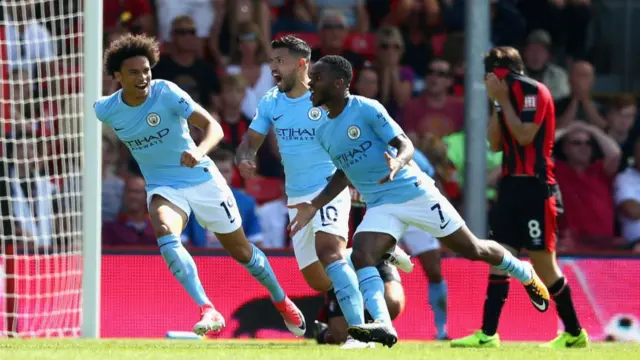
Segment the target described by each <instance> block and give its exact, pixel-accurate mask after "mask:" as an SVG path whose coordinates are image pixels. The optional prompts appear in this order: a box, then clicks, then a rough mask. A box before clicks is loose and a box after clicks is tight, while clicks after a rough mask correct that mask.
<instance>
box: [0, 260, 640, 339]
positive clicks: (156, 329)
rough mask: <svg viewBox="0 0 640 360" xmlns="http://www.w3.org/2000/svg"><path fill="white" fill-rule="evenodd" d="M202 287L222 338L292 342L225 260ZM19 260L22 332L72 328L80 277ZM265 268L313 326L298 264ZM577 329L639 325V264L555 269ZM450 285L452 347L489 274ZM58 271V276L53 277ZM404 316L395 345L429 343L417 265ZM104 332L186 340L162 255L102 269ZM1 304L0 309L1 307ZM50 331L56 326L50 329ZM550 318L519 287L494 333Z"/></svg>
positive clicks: (254, 286)
mask: <svg viewBox="0 0 640 360" xmlns="http://www.w3.org/2000/svg"><path fill="white" fill-rule="evenodd" d="M195 258H196V263H197V265H198V269H199V273H200V278H201V280H202V282H203V284H204V287H205V289H206V291H207V292H208V294H209V296H210V297H211V299H212V301H213V302H214V304H215V306H216V307H217V308H218V310H219V311H220V312H221V313H222V314H223V315H224V316H225V318H226V320H227V328H226V329H225V330H224V331H223V332H222V333H221V334H220V337H223V338H230V337H245V338H246V337H261V338H291V337H292V335H291V334H290V333H288V332H287V331H286V330H285V329H284V326H283V324H282V321H281V319H280V317H279V315H278V314H277V313H276V312H275V310H274V309H273V307H272V306H271V304H270V302H269V300H268V297H267V292H266V291H265V290H264V289H263V288H262V287H261V286H260V285H259V284H258V283H257V282H256V281H255V280H254V279H253V278H252V277H251V276H250V275H249V274H248V272H247V271H246V270H245V269H244V268H243V267H242V266H240V265H238V264H237V263H235V262H234V261H233V260H232V259H231V258H229V257H227V256H196V257H195ZM54 259H56V258H40V259H39V260H37V261H36V260H35V258H28V259H27V258H23V259H22V260H21V261H18V266H17V270H18V271H20V272H22V273H23V274H25V273H27V272H28V273H29V274H31V275H32V276H28V277H24V276H21V277H20V279H21V280H19V281H18V282H17V284H16V287H17V289H16V290H17V299H18V303H19V305H18V310H17V313H18V316H17V319H18V326H19V329H20V332H26V331H29V330H33V331H34V334H39V335H43V334H40V333H38V328H40V327H45V326H48V327H62V328H69V329H70V328H74V327H77V324H78V322H79V319H80V317H79V310H78V309H79V307H80V304H79V303H78V296H77V291H79V289H80V279H81V274H80V273H76V274H73V273H68V274H66V275H64V276H61V274H60V272H59V271H60V269H63V268H65V266H66V265H65V264H64V261H76V260H70V259H65V260H61V259H59V258H57V260H54ZM270 261H271V264H272V266H273V268H274V271H275V272H276V274H277V276H278V278H279V279H280V282H281V284H282V285H283V287H284V289H285V291H286V292H287V293H288V295H289V296H290V297H291V298H292V299H294V301H296V302H297V303H298V305H299V306H300V307H301V309H302V310H303V312H304V313H305V315H306V317H307V323H308V324H313V320H314V319H315V315H316V314H317V312H318V309H319V306H320V305H321V304H322V301H323V300H322V296H321V295H319V294H317V293H315V292H313V291H312V290H310V289H309V287H308V286H307V285H306V284H305V283H304V280H303V278H302V276H301V275H300V273H299V271H298V269H297V264H296V262H295V259H294V258H293V257H290V256H271V257H270ZM561 266H562V269H563V271H564V273H565V275H566V277H567V278H568V280H569V282H570V284H571V286H572V290H573V297H574V301H575V304H576V309H577V311H578V313H579V317H580V320H581V322H582V325H583V326H584V327H585V328H586V329H587V330H588V331H589V333H590V334H591V335H592V337H594V338H595V339H598V338H602V337H603V336H604V329H605V327H606V326H607V324H608V323H609V322H610V321H611V319H613V318H614V317H615V316H616V315H619V314H625V315H627V314H628V315H632V316H635V317H636V318H640V276H638V274H640V260H639V259H624V258H616V259H587V258H577V259H568V258H564V259H562V260H561ZM442 268H443V272H444V276H445V278H446V280H447V282H448V285H449V304H448V309H449V325H448V328H449V332H450V335H451V336H453V337H457V336H462V335H466V334H468V333H469V332H471V331H473V330H475V329H477V328H479V326H480V322H481V317H482V305H483V301H484V298H485V289H486V284H487V276H488V269H487V266H486V265H484V264H483V263H473V262H470V261H467V260H463V259H445V260H443V266H442ZM56 271H58V272H57V273H56ZM402 276H403V278H402V280H403V283H404V287H405V292H406V301H407V304H406V308H405V312H404V313H403V314H401V315H400V317H399V318H398V319H396V321H395V322H394V324H395V326H396V328H397V330H398V333H399V335H400V337H401V339H414V340H419V339H432V338H433V337H434V335H435V331H434V327H433V315H432V313H431V310H430V308H429V306H428V304H427V282H426V279H425V276H424V275H423V273H422V272H421V269H420V267H419V265H417V266H416V270H415V271H414V272H413V273H411V274H402ZM101 301H102V303H101V306H102V314H101V320H102V323H101V329H102V330H101V332H102V337H108V338H114V337H117V338H158V337H164V336H165V334H166V332H167V331H188V330H190V329H191V327H192V326H193V324H194V323H195V322H196V321H197V320H198V316H199V314H198V310H197V308H196V306H195V305H194V304H193V302H192V301H191V300H190V298H189V297H188V296H187V295H186V293H185V292H184V291H183V290H182V288H181V287H180V285H179V284H178V283H177V281H176V280H175V279H173V277H172V276H171V275H170V273H169V271H168V270H167V267H166V265H165V263H164V261H163V260H162V258H161V257H160V256H159V255H104V256H103V259H102V298H101ZM2 302H3V301H2V298H1V297H0V303H2ZM52 325H55V326H52ZM559 326H560V325H559V322H558V319H557V317H556V313H555V309H554V308H552V309H550V311H548V312H547V313H545V314H540V313H538V312H537V311H536V310H535V309H534V308H533V306H532V305H531V304H530V303H529V300H528V298H527V296H526V294H525V291H524V289H523V288H522V287H521V286H518V284H517V283H515V282H514V283H512V287H511V293H510V294H509V299H508V300H507V304H506V306H505V308H504V311H503V316H502V320H501V322H500V327H499V332H500V335H501V337H502V338H503V339H505V340H520V341H523V340H547V339H550V338H552V337H554V336H555V334H556V332H557V331H558V329H559Z"/></svg>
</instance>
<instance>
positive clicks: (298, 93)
mask: <svg viewBox="0 0 640 360" xmlns="http://www.w3.org/2000/svg"><path fill="white" fill-rule="evenodd" d="M271 46H272V49H273V51H272V58H271V71H272V75H273V77H274V80H275V81H276V83H277V86H276V87H274V88H273V89H271V90H269V91H268V92H267V94H266V95H265V96H264V97H263V98H262V99H261V100H260V104H259V105H258V109H257V110H256V115H255V117H254V119H253V121H252V122H251V125H250V127H249V130H248V131H247V134H246V135H245V139H244V140H243V142H242V143H241V144H240V146H239V147H238V149H237V152H236V162H237V163H238V168H239V170H240V173H241V175H242V176H243V177H245V178H250V177H252V176H254V174H255V170H256V165H255V155H256V153H257V151H258V149H259V148H260V146H261V145H262V143H263V142H264V139H265V137H266V135H267V133H268V131H269V130H270V129H273V131H274V132H275V135H276V137H277V141H278V147H279V151H280V154H281V156H282V163H283V165H284V172H285V188H286V193H287V196H288V202H289V204H296V203H299V202H305V201H310V200H311V199H313V198H314V197H315V196H316V195H318V193H319V192H320V191H321V190H322V188H324V186H325V185H326V184H327V182H328V180H329V178H331V176H332V175H333V174H334V172H335V171H336V167H335V165H334V164H333V162H332V161H331V158H330V157H329V155H328V154H327V153H326V152H325V151H324V149H323V148H322V146H320V143H319V142H318V141H317V140H316V129H317V127H318V126H320V124H322V123H324V122H326V121H327V118H326V115H325V113H324V110H322V109H321V108H320V107H318V106H314V105H313V104H312V103H311V101H310V99H309V96H310V93H309V85H308V83H309V76H308V71H309V62H310V58H311V49H310V48H309V45H307V43H305V42H304V41H303V40H300V39H298V38H296V37H294V36H286V37H283V38H281V39H277V40H274V41H273V42H272V43H271ZM350 210H351V196H350V194H349V189H342V191H340V192H338V193H336V194H335V196H334V197H333V198H332V199H330V201H328V202H327V203H326V204H324V205H323V206H322V208H320V209H319V211H318V213H317V214H316V216H315V217H314V218H313V221H312V223H311V224H309V226H306V227H304V228H303V229H302V230H301V231H300V232H298V233H296V234H294V235H293V236H292V243H293V250H294V253H295V256H296V259H297V261H298V267H299V268H300V271H301V272H302V275H303V276H304V278H305V280H306V282H307V284H309V286H311V287H312V288H313V289H315V290H317V291H322V292H324V291H327V290H329V289H330V288H331V287H332V286H333V289H334V291H335V292H336V293H340V291H341V289H342V288H343V287H344V286H347V285H348V283H345V281H344V279H345V278H344V276H343V275H342V273H343V268H344V266H348V261H347V260H346V259H345V256H344V254H343V251H344V249H345V248H346V244H347V238H348V236H349V212H350ZM294 216H295V210H290V211H289V217H290V218H291V219H292V218H293V217H294ZM389 261H390V262H391V263H393V264H395V265H396V266H398V267H399V268H400V269H402V270H404V271H411V270H412V267H413V264H412V263H411V261H410V260H409V257H408V256H407V255H406V254H404V252H403V251H402V250H401V249H399V248H398V249H393V251H392V253H391V254H390V259H389ZM352 274H353V272H352ZM354 280H355V277H354ZM338 297H339V298H340V296H338ZM350 301H356V300H355V299H351V300H349V299H345V301H344V302H341V303H340V306H341V308H342V310H343V312H344V313H345V316H346V317H354V318H359V317H360V316H363V315H362V314H356V313H354V311H359V312H360V313H363V309H362V303H360V304H358V305H357V306H352V304H350V303H349V302H350ZM360 301H362V300H360ZM359 346H363V347H364V346H365V344H358V343H357V342H353V341H348V342H347V344H345V347H346V348H355V347H359Z"/></svg>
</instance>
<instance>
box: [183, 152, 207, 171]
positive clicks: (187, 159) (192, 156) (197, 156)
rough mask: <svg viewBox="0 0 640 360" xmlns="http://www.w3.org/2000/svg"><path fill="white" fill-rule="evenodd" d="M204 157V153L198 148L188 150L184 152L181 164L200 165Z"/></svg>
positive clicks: (188, 165) (187, 165)
mask: <svg viewBox="0 0 640 360" xmlns="http://www.w3.org/2000/svg"><path fill="white" fill-rule="evenodd" d="M202 157H204V154H202V153H200V151H199V150H198V149H191V150H186V151H185V152H183V153H182V157H181V158H180V165H182V166H186V167H190V168H192V167H194V166H196V165H198V163H199V162H200V160H202Z"/></svg>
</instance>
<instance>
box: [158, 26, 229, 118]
mask: <svg viewBox="0 0 640 360" xmlns="http://www.w3.org/2000/svg"><path fill="white" fill-rule="evenodd" d="M171 48H172V51H170V52H169V53H167V54H163V55H162V56H161V57H160V62H158V65H156V66H155V67H154V68H153V76H154V77H155V78H157V79H164V80H169V81H172V82H174V83H176V84H178V85H182V84H190V85H189V86H190V87H191V86H192V85H193V84H195V88H194V89H182V90H184V91H187V92H192V91H194V92H196V93H197V96H196V97H197V98H198V99H200V103H201V104H202V105H203V106H204V107H205V108H207V109H209V110H218V108H219V104H220V98H219V95H220V79H219V78H218V75H217V74H216V72H215V71H214V69H213V66H211V64H209V63H207V62H206V61H204V60H203V59H202V58H200V56H199V55H198V54H199V53H200V40H199V39H198V37H197V36H196V27H195V24H194V22H193V20H192V19H191V18H190V17H189V16H186V15H184V16H178V17H177V18H175V19H174V20H173V24H172V26H171ZM187 79H189V80H187ZM178 80H180V81H178Z"/></svg>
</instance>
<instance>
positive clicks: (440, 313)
mask: <svg viewBox="0 0 640 360" xmlns="http://www.w3.org/2000/svg"><path fill="white" fill-rule="evenodd" d="M429 305H431V310H432V311H433V319H434V321H435V323H436V331H437V332H438V338H444V337H445V336H447V283H446V282H445V281H444V280H442V281H441V282H439V283H429Z"/></svg>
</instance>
